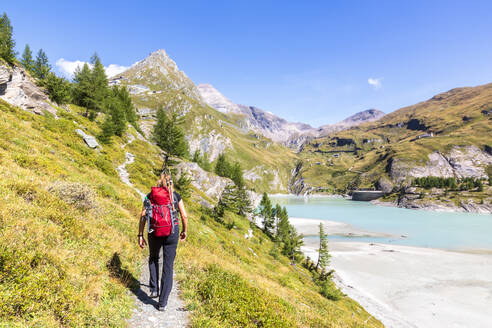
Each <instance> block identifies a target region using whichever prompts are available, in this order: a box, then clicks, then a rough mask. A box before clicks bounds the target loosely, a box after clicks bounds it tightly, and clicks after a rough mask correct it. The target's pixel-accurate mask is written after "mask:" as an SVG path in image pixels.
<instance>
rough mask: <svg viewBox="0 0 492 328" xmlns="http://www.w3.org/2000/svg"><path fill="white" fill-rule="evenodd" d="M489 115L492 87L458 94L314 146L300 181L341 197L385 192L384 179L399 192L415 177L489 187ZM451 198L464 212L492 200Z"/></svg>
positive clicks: (307, 150) (485, 195) (486, 195)
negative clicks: (469, 180) (476, 181)
mask: <svg viewBox="0 0 492 328" xmlns="http://www.w3.org/2000/svg"><path fill="white" fill-rule="evenodd" d="M491 115H492V84H486V85H482V86H477V87H470V88H458V89H453V90H450V91H448V92H444V93H441V94H438V95H436V96H434V97H433V98H431V99H429V100H427V101H424V102H421V103H418V104H415V105H412V106H408V107H405V108H402V109H399V110H397V111H395V112H392V113H390V114H387V115H385V116H384V117H382V118H381V119H380V120H378V121H377V122H372V123H366V124H363V125H360V126H357V127H354V128H351V129H349V130H344V131H340V132H338V133H335V134H333V135H330V136H328V137H323V138H318V139H315V140H313V141H312V142H310V143H309V144H308V145H306V146H305V147H304V150H303V152H302V153H301V154H300V155H301V157H302V158H303V159H304V162H303V163H304V165H303V168H302V169H301V171H302V172H301V173H302V174H300V176H302V177H303V178H304V180H303V181H304V182H306V185H311V186H314V187H316V188H323V189H326V190H331V191H334V190H338V191H339V192H343V191H346V190H347V189H351V188H357V187H374V186H375V185H376V186H377V187H379V188H380V179H381V178H383V180H389V182H390V185H392V186H394V187H395V188H396V187H397V186H400V185H401V184H402V183H409V182H408V181H409V180H411V178H412V177H423V176H441V177H456V178H463V177H474V178H481V179H487V178H488V175H489V176H490V175H491V173H492V169H491V164H492V153H491V149H492V148H491V145H492V133H491V132H490V131H492V116H491ZM487 172H489V173H487ZM405 181H406V182H405ZM485 183H486V182H485ZM450 197H454V198H452V199H451V203H450V204H454V206H459V207H464V208H465V209H466V208H467V206H468V205H467V204H468V203H470V202H471V203H473V204H477V203H484V202H485V203H490V202H491V200H492V199H491V190H490V187H488V186H487V184H486V187H485V189H484V191H483V192H472V193H467V192H456V193H453V194H452V195H451V196H450ZM442 198H443V199H444V198H446V199H448V200H449V197H442ZM416 203H418V202H414V204H416ZM437 203H442V202H437ZM409 206H410V205H409ZM415 206H417V205H415ZM449 206H451V205H449Z"/></svg>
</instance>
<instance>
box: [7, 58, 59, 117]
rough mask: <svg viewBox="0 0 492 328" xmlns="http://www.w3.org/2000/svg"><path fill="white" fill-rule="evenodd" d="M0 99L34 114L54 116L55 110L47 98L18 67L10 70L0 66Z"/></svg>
mask: <svg viewBox="0 0 492 328" xmlns="http://www.w3.org/2000/svg"><path fill="white" fill-rule="evenodd" d="M0 98H1V99H3V100H5V101H6V102H8V103H9V104H11V105H14V106H18V107H20V108H22V109H24V110H27V111H29V112H32V113H35V114H44V112H49V113H51V114H53V115H56V109H55V108H54V107H52V106H51V105H50V104H49V101H48V97H47V96H46V95H45V94H44V93H43V91H41V89H40V88H39V87H38V86H37V85H36V84H34V82H33V81H32V79H31V78H30V77H29V75H28V74H27V73H26V72H25V71H24V69H22V68H20V67H14V68H13V69H10V68H9V67H8V66H6V65H5V64H3V65H1V64H0Z"/></svg>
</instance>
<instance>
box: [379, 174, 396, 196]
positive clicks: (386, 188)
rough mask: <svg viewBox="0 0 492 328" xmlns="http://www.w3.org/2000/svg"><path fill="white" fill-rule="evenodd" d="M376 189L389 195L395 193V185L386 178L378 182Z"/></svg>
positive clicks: (381, 178)
mask: <svg viewBox="0 0 492 328" xmlns="http://www.w3.org/2000/svg"><path fill="white" fill-rule="evenodd" d="M376 188H377V189H378V190H381V191H382V192H384V193H385V194H389V193H390V192H391V191H393V183H392V182H391V181H390V180H389V179H388V178H386V177H380V178H379V180H378V181H377V182H376Z"/></svg>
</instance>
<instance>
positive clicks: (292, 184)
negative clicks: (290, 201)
mask: <svg viewBox="0 0 492 328" xmlns="http://www.w3.org/2000/svg"><path fill="white" fill-rule="evenodd" d="M305 189H306V185H305V183H304V178H303V177H302V162H299V163H297V165H296V166H295V167H294V168H293V169H292V171H291V178H290V181H289V192H290V193H291V194H295V195H300V194H301V193H303V192H304V190H305Z"/></svg>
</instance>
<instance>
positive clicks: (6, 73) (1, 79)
mask: <svg viewBox="0 0 492 328" xmlns="http://www.w3.org/2000/svg"><path fill="white" fill-rule="evenodd" d="M11 76H12V73H11V71H10V69H9V68H8V67H7V66H5V65H0V85H2V84H5V83H7V82H9V81H10V78H11ZM5 87H7V86H5ZM0 92H1V91H0Z"/></svg>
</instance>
